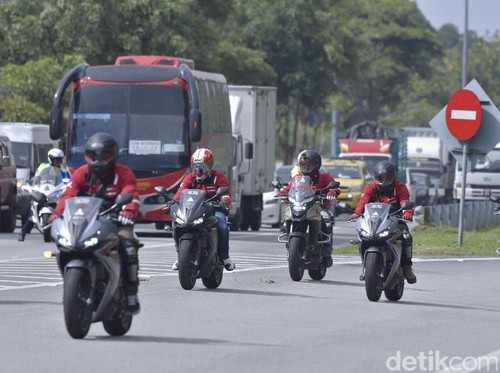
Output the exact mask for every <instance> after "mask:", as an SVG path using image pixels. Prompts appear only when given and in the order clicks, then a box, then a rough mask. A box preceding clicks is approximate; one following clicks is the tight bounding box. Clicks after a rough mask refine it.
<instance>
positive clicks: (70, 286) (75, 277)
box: [63, 268, 92, 339]
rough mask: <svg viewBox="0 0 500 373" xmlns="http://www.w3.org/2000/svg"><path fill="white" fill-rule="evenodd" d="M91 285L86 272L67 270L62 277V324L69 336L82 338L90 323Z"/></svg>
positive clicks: (73, 269) (83, 270)
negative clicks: (63, 323)
mask: <svg viewBox="0 0 500 373" xmlns="http://www.w3.org/2000/svg"><path fill="white" fill-rule="evenodd" d="M91 292H92V284H91V282H90V276H89V273H88V272H87V270H85V269H83V268H68V269H67V270H66V273H65V275H64V290H63V308H64V322H65V323H66V329H67V330H68V333H69V335H71V336H72V337H73V338H75V339H81V338H84V337H85V336H86V335H87V333H88V332H89V329H90V323H91V321H92V301H91V299H90V294H91Z"/></svg>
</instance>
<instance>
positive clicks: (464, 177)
mask: <svg viewBox="0 0 500 373" xmlns="http://www.w3.org/2000/svg"><path fill="white" fill-rule="evenodd" d="M462 151H463V165H462V194H461V195H460V213H459V218H458V246H459V247H462V243H463V236H464V209H465V183H466V181H467V154H468V153H469V142H468V141H465V142H464V146H463V149H462Z"/></svg>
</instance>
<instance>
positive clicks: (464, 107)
mask: <svg viewBox="0 0 500 373" xmlns="http://www.w3.org/2000/svg"><path fill="white" fill-rule="evenodd" d="M481 119H482V109H481V102H480V101H479V99H478V98H477V96H476V94H475V93H474V92H472V91H469V90H468V89H462V90H460V91H458V92H457V93H455V94H454V95H453V96H451V98H450V101H448V106H447V107H446V125H447V127H448V130H449V131H450V133H451V134H452V136H453V137H455V138H456V139H457V140H460V141H467V140H469V139H470V138H472V137H473V136H474V135H475V134H476V133H477V131H478V130H479V126H480V125H481Z"/></svg>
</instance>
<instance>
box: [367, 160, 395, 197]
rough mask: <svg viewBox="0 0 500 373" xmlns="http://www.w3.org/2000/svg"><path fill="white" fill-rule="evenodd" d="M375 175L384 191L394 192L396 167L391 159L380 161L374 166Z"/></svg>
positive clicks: (378, 185)
mask: <svg viewBox="0 0 500 373" xmlns="http://www.w3.org/2000/svg"><path fill="white" fill-rule="evenodd" d="M373 177H374V178H375V183H376V184H377V187H378V188H379V189H380V190H381V191H382V192H385V193H388V192H392V190H393V188H394V183H395V181H396V167H394V165H393V164H392V163H391V162H389V161H382V162H379V163H377V164H376V165H375V167H374V168H373Z"/></svg>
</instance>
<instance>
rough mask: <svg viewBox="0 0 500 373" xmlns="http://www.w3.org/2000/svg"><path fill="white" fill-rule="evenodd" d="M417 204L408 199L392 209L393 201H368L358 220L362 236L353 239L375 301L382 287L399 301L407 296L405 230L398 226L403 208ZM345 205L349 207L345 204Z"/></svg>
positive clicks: (357, 225) (392, 298)
mask: <svg viewBox="0 0 500 373" xmlns="http://www.w3.org/2000/svg"><path fill="white" fill-rule="evenodd" d="M413 205H414V203H413V202H411V201H406V202H404V203H403V205H402V206H401V208H400V209H399V210H397V211H395V212H393V213H390V210H391V205H390V204H388V203H381V202H374V203H367V204H366V205H365V211H364V213H363V215H361V216H360V217H359V218H358V219H356V220H355V222H356V232H357V235H358V240H352V241H351V243H352V244H356V245H359V247H360V255H361V259H362V261H363V268H364V275H365V290H366V296H367V297H368V299H369V300H370V301H372V302H377V301H378V300H379V299H380V296H381V294H382V291H384V293H385V297H386V298H387V299H388V300H391V301H398V300H400V299H401V297H402V296H403V291H404V276H403V269H402V267H401V255H402V250H403V249H402V239H401V236H402V234H403V232H402V231H401V230H400V229H399V227H398V221H399V220H403V219H402V218H401V217H400V215H401V211H402V210H407V209H411V208H413ZM342 207H344V208H345V206H344V205H343V206H342ZM403 221H405V220H403Z"/></svg>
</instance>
